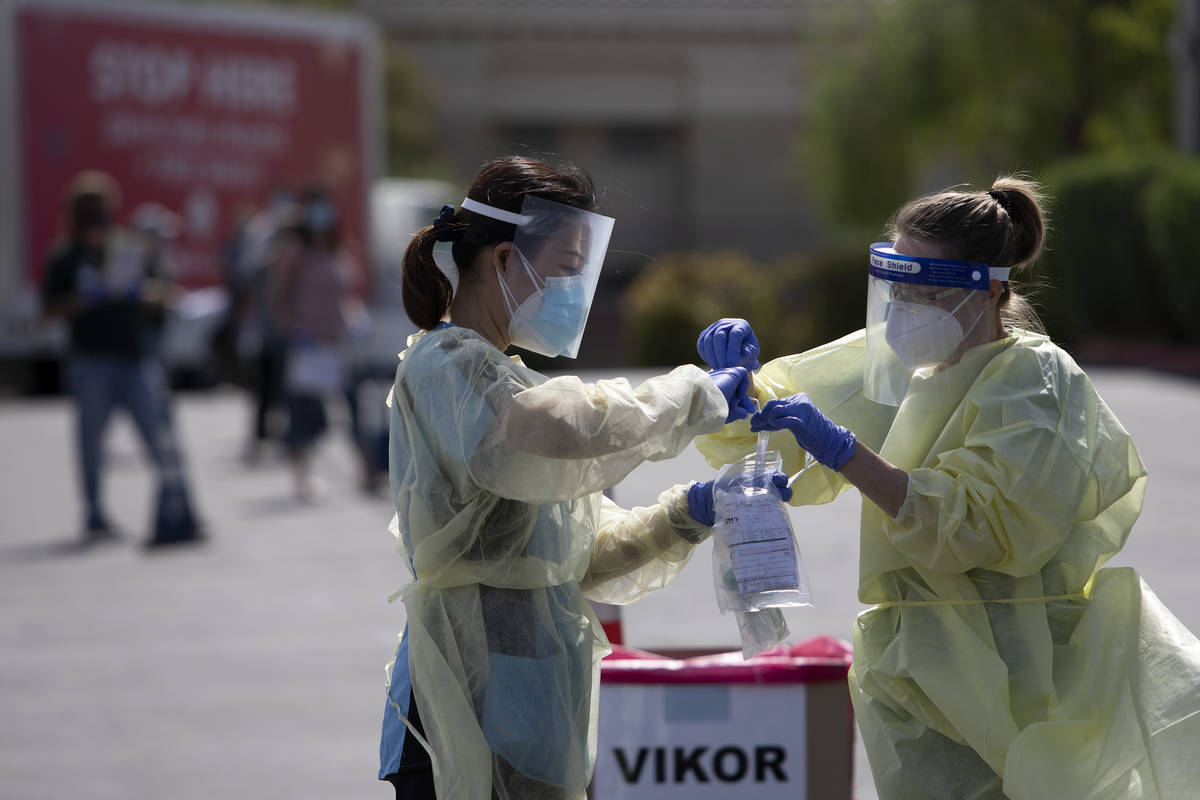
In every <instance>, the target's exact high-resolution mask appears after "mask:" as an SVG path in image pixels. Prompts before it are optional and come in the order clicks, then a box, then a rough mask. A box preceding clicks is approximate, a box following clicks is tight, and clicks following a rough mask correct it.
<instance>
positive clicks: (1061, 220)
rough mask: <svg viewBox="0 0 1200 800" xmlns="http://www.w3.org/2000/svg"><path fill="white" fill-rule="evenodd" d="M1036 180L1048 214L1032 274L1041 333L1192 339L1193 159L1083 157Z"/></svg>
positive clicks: (1076, 340)
mask: <svg viewBox="0 0 1200 800" xmlns="http://www.w3.org/2000/svg"><path fill="white" fill-rule="evenodd" d="M1045 177H1046V186H1047V189H1048V190H1049V191H1050V193H1051V194H1052V195H1053V196H1054V198H1055V202H1054V208H1055V209H1056V210H1057V211H1056V213H1055V216H1054V219H1053V231H1052V235H1051V239H1050V241H1051V247H1050V249H1049V251H1048V252H1047V253H1046V254H1045V255H1044V256H1043V258H1042V263H1041V265H1040V266H1039V268H1038V270H1037V272H1038V273H1039V274H1041V275H1043V276H1045V278H1043V281H1044V282H1045V283H1046V284H1047V286H1046V289H1048V291H1046V292H1045V299H1044V300H1043V302H1042V303H1041V306H1042V318H1043V320H1044V322H1045V323H1046V327H1047V330H1048V331H1049V333H1050V334H1051V336H1053V337H1054V338H1055V339H1056V340H1057V341H1060V342H1063V343H1064V344H1067V345H1081V344H1085V343H1086V342H1088V341H1089V340H1096V339H1138V340H1143V341H1148V340H1153V341H1161V342H1171V343H1177V344H1196V343H1200V315H1198V314H1197V313H1196V302H1197V300H1198V299H1200V268H1198V261H1200V259H1198V258H1197V256H1196V253H1198V252H1200V225H1198V224H1197V220H1200V159H1195V158H1187V157H1183V156H1178V155H1172V154H1165V153H1159V154H1150V155H1138V154H1116V155H1113V154H1100V155H1087V156H1080V157H1077V158H1072V159H1066V160H1064V161H1061V162H1059V163H1058V164H1056V165H1055V166H1054V167H1053V168H1052V169H1049V170H1047V171H1046V176H1045Z"/></svg>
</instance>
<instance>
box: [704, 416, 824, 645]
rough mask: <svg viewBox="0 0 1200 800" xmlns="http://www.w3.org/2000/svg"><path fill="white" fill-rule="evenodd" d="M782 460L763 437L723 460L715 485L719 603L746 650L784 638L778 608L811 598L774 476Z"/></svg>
mask: <svg viewBox="0 0 1200 800" xmlns="http://www.w3.org/2000/svg"><path fill="white" fill-rule="evenodd" d="M764 439H765V437H764ZM781 463H782V460H781V458H780V456H779V453H778V452H776V451H770V452H767V451H766V448H765V442H764V446H760V448H759V451H758V452H757V453H756V454H755V455H754V456H749V457H747V458H745V459H743V460H741V461H739V462H735V463H733V464H727V465H726V466H725V467H723V468H722V469H721V471H720V472H719V473H718V474H717V479H716V481H715V483H714V485H713V504H714V510H715V512H716V525H715V526H714V531H713V569H714V578H715V585H716V592H717V605H718V606H719V607H720V609H721V611H722V612H727V611H732V612H734V613H735V615H737V618H738V630H739V633H740V634H741V639H742V652H743V654H744V655H745V656H746V657H749V656H751V655H754V654H755V653H757V652H761V651H762V650H764V649H766V648H767V647H770V646H771V645H774V644H777V643H778V642H781V641H783V640H784V639H785V638H787V635H788V629H787V624H786V623H785V622H784V620H783V615H782V613H781V612H779V610H778V609H780V608H787V607H795V606H807V605H812V594H811V592H810V590H809V586H808V577H807V575H806V574H805V572H804V564H803V562H802V561H801V559H800V551H799V549H798V548H797V546H796V537H795V533H794V531H793V530H792V523H791V519H790V517H789V516H788V512H787V506H786V505H785V504H784V503H783V501H782V500H781V499H780V496H779V492H778V490H776V489H775V487H774V485H773V484H772V481H771V478H772V476H773V475H774V474H775V473H776V472H777V471H778V470H779V468H780V466H781Z"/></svg>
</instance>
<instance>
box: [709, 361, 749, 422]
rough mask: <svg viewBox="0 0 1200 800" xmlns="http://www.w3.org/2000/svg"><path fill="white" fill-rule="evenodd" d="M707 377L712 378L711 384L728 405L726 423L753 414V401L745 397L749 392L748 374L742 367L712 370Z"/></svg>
mask: <svg viewBox="0 0 1200 800" xmlns="http://www.w3.org/2000/svg"><path fill="white" fill-rule="evenodd" d="M708 377H710V378H712V380H713V383H715V384H716V385H717V388H718V389H720V390H721V394H723V395H725V400H726V402H728V403H729V416H727V417H725V421H726V422H733V421H734V420H735V419H745V418H746V417H748V416H750V415H751V414H753V413H754V401H753V400H751V399H750V397H749V396H748V395H747V392H749V391H750V373H749V372H747V371H746V370H745V368H744V367H726V368H725V369H714V370H712V371H710V372H709V373H708Z"/></svg>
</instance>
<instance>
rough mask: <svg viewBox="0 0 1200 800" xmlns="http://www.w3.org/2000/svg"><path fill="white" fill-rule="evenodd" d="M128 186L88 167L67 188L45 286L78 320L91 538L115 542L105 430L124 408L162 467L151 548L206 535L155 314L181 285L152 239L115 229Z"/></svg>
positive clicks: (71, 349)
mask: <svg viewBox="0 0 1200 800" xmlns="http://www.w3.org/2000/svg"><path fill="white" fill-rule="evenodd" d="M119 196H120V191H119V187H118V186H117V184H116V182H115V181H114V180H113V179H112V178H111V177H110V176H109V175H107V174H105V173H102V172H98V171H87V172H84V173H81V174H80V175H79V176H77V177H76V178H75V179H74V180H73V181H72V184H71V185H70V186H69V187H68V192H67V235H66V237H65V238H64V239H63V241H61V242H60V243H59V244H58V245H56V247H55V249H54V250H53V252H52V253H51V254H50V256H49V259H48V264H47V267H46V271H45V277H44V284H43V293H42V300H43V311H44V314H45V316H46V317H47V318H55V317H58V318H64V319H66V321H67V323H68V326H69V329H70V330H69V333H70V336H69V344H68V352H67V356H66V367H67V384H68V387H69V389H70V391H71V393H72V394H73V395H74V398H75V404H76V412H77V417H76V424H77V430H76V433H77V437H78V438H77V446H78V456H79V467H80V476H81V479H82V483H83V499H84V503H85V512H86V517H85V520H84V531H85V541H86V542H88V543H94V542H99V541H103V540H106V539H112V538H115V536H116V535H117V531H116V528H115V527H114V526H113V523H112V521H111V519H110V518H109V516H108V514H107V513H106V511H105V508H104V504H103V502H102V496H101V485H100V483H101V468H102V466H103V443H104V432H105V430H106V428H107V425H108V420H109V418H110V417H111V415H112V411H113V409H114V408H116V407H118V406H120V407H122V408H124V409H125V410H126V411H127V412H128V413H129V415H130V417H131V418H132V420H133V423H134V428H135V430H136V431H137V432H138V434H139V435H140V436H141V439H142V442H143V443H144V445H145V447H146V452H147V454H148V455H149V457H150V460H151V461H152V462H153V464H154V466H155V467H156V470H157V473H158V499H157V510H156V512H155V518H154V521H153V525H152V533H151V535H150V538H149V540H148V542H147V544H149V545H152V546H157V545H164V544H176V543H181V542H194V541H198V540H199V539H200V538H202V532H201V530H200V526H199V524H198V523H197V522H196V520H195V518H194V516H193V513H192V509H191V503H190V500H189V497H188V492H187V489H186V482H185V479H184V475H183V460H182V457H181V454H180V453H179V450H178V447H177V443H176V439H175V436H174V433H173V431H172V429H171V424H170V418H169V414H168V411H167V403H168V394H169V389H168V386H167V381H166V377H165V374H164V371H163V367H162V364H161V363H160V362H159V360H158V358H157V355H156V353H155V348H154V338H155V335H156V334H155V330H154V325H155V320H156V319H159V318H161V315H162V314H164V313H165V309H166V308H167V306H168V305H169V302H170V298H171V293H172V286H171V284H170V283H169V281H166V280H165V279H164V278H163V277H162V275H161V272H160V269H159V264H158V262H157V261H156V260H155V259H154V258H153V257H152V256H153V253H152V251H151V249H150V248H149V247H147V243H146V240H145V237H144V236H142V235H139V234H137V233H135V232H133V231H129V230H123V229H121V228H118V227H117V226H116V225H114V221H113V215H114V213H115V211H116V209H117V207H118V204H119Z"/></svg>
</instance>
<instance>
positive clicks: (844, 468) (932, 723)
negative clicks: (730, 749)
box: [697, 177, 1200, 800]
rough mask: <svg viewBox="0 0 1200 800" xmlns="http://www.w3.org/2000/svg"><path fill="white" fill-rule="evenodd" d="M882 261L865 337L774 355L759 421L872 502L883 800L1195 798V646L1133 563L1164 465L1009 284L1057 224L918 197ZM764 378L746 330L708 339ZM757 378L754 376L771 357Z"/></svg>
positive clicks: (824, 498) (1025, 185) (862, 625)
mask: <svg viewBox="0 0 1200 800" xmlns="http://www.w3.org/2000/svg"><path fill="white" fill-rule="evenodd" d="M890 234H891V235H890V241H888V242H880V243H877V244H874V245H872V246H871V247H870V253H869V267H868V274H869V288H868V300H867V325H866V328H865V330H861V331H858V332H856V333H852V334H850V335H848V336H846V337H844V338H842V339H840V340H838V341H835V342H832V343H830V344H827V345H824V346H821V347H817V348H815V349H813V350H810V351H808V352H806V353H802V354H799V355H792V356H784V357H783V358H778V359H775V360H774V361H771V362H769V363H767V364H765V365H764V366H763V367H762V368H761V371H760V372H758V373H757V374H756V375H755V376H754V390H755V391H756V392H757V396H758V398H759V400H760V401H762V402H763V404H764V405H763V408H762V411H761V412H760V413H758V414H755V415H754V416H753V417H752V418H751V419H750V421H749V424H748V425H747V424H736V425H730V426H728V427H727V428H726V429H725V431H724V432H723V433H722V434H720V435H717V436H712V437H702V438H701V439H698V440H697V447H698V449H699V450H700V451H701V452H702V453H703V454H704V455H705V456H706V457H707V458H708V459H709V461H710V462H711V463H713V464H721V463H727V462H730V461H733V460H735V459H737V458H740V457H741V456H743V455H744V454H746V453H747V452H750V451H753V449H754V446H755V432H757V431H761V430H770V431H779V433H777V434H774V435H773V436H772V437H771V447H772V448H775V449H779V450H781V451H782V454H783V459H784V469H785V470H786V471H787V472H789V473H796V472H798V471H799V470H800V469H801V467H802V465H803V464H804V462H805V459H806V454H807V455H808V456H811V457H812V458H813V459H815V461H816V463H817V464H819V465H820V468H816V469H811V470H807V471H805V473H804V474H803V475H800V476H799V477H798V478H797V479H796V480H795V482H794V484H793V488H794V496H793V498H792V501H791V502H792V503H793V504H797V505H799V504H810V503H824V502H828V501H830V500H832V499H833V498H834V497H835V496H837V495H838V494H840V493H841V492H842V491H844V490H845V489H848V488H850V487H852V486H853V487H855V488H857V489H859V491H860V492H862V494H863V496H864V498H865V499H866V501H867V502H864V503H863V508H862V522H861V533H860V553H859V588H858V592H859V600H860V601H861V602H863V603H864V604H867V605H870V606H873V607H872V608H870V609H868V610H867V611H865V612H863V613H862V614H861V615H860V616H859V617H858V620H857V624H856V625H855V628H854V665H853V667H852V670H851V674H850V687H851V697H852V700H853V703H854V709H855V714H856V717H857V719H858V724H859V729H860V730H861V732H862V735H863V740H864V743H865V745H866V749H867V755H868V757H869V760H870V763H871V770H872V773H873V774H874V777H875V783H876V786H877V787H878V790H879V796H880V798H881V799H882V800H914V799H915V798H921V800H962V799H963V798H972V799H975V800H983V799H984V798H995V799H997V800H999V799H1000V798H1012V800H1034V799H1035V798H1036V799H1039V800H1059V799H1060V798H1066V797H1071V798H1102V797H1103V798H1122V800H1125V799H1128V800H1135V799H1144V800H1151V799H1158V798H1163V799H1165V798H1171V799H1172V800H1175V799H1178V800H1182V799H1183V798H1190V797H1194V796H1195V792H1196V786H1197V785H1200V761H1198V760H1197V759H1196V753H1197V752H1200V642H1198V641H1197V639H1196V637H1195V636H1194V635H1193V634H1192V633H1191V632H1189V631H1188V630H1187V629H1185V628H1184V627H1183V626H1182V625H1181V623H1179V621H1178V620H1177V619H1176V618H1175V617H1174V616H1173V615H1172V614H1171V613H1170V611H1169V610H1168V609H1166V608H1165V607H1164V606H1163V605H1162V603H1161V602H1160V601H1159V600H1158V599H1157V598H1156V597H1155V595H1154V594H1153V592H1152V591H1151V590H1150V589H1149V587H1148V586H1147V585H1146V584H1145V583H1144V582H1143V581H1141V580H1140V578H1139V577H1138V575H1137V573H1136V572H1135V571H1134V570H1132V569H1130V568H1114V569H1100V566H1101V565H1102V564H1103V563H1104V562H1105V561H1107V560H1108V559H1109V558H1111V557H1112V556H1113V555H1114V554H1115V553H1117V552H1118V551H1119V550H1120V549H1121V547H1122V546H1123V545H1124V543H1125V540H1126V537H1128V535H1129V533H1130V530H1131V528H1132V526H1133V523H1134V521H1135V520H1136V519H1137V517H1138V514H1139V513H1140V511H1141V507H1142V497H1143V493H1144V491H1145V486H1146V478H1147V473H1146V469H1145V467H1144V466H1143V464H1142V462H1141V460H1140V458H1139V457H1138V454H1137V450H1136V449H1135V447H1134V444H1133V442H1132V440H1131V439H1130V437H1129V434H1128V433H1127V432H1126V431H1125V429H1124V428H1123V427H1122V426H1121V423H1120V422H1119V421H1118V420H1117V418H1116V417H1115V416H1114V415H1113V413H1112V411H1111V410H1110V409H1109V408H1108V407H1107V406H1106V405H1105V404H1104V401H1103V400H1102V399H1101V398H1100V396H1099V395H1098V394H1097V393H1096V390H1095V388H1094V387H1093V386H1092V384H1091V382H1090V381H1089V380H1088V377H1087V375H1085V374H1084V373H1083V371H1082V370H1081V369H1080V368H1079V367H1078V365H1076V364H1075V362H1074V361H1073V360H1072V359H1071V357H1070V356H1069V355H1067V354H1066V353H1065V352H1064V351H1063V350H1061V349H1060V348H1058V347H1057V346H1055V345H1054V343H1053V342H1051V341H1050V340H1049V339H1048V338H1047V337H1046V336H1045V335H1044V334H1043V333H1041V332H1040V330H1039V326H1037V320H1036V317H1035V316H1034V315H1033V314H1032V311H1031V310H1030V309H1029V307H1028V305H1027V304H1026V303H1025V302H1024V301H1023V299H1022V298H1021V297H1020V295H1019V294H1018V293H1017V291H1016V290H1015V289H1014V287H1013V285H1012V283H1011V282H1010V277H1011V274H1012V273H1016V272H1018V271H1024V270H1027V269H1028V268H1029V267H1030V265H1031V264H1032V263H1033V261H1034V260H1035V259H1036V258H1037V256H1038V253H1039V251H1040V250H1041V247H1042V240H1043V236H1044V221H1043V213H1042V209H1041V205H1040V196H1039V194H1038V188H1037V186H1036V184H1034V183H1032V182H1029V181H1025V180H1020V179H1016V178H1011V177H1006V178H1000V179H998V180H996V181H995V183H993V185H992V187H991V188H990V189H989V190H988V191H967V190H953V191H944V192H939V193H936V194H933V195H930V196H927V197H922V198H919V199H917V200H914V201H912V202H910V203H909V204H908V205H906V206H905V207H904V208H903V209H901V210H900V211H899V212H898V214H897V216H896V217H895V219H894V221H893V223H892V225H891V230H890ZM698 347H699V350H700V353H701V355H702V356H703V357H704V359H705V360H706V361H707V362H708V363H709V364H711V365H712V366H714V367H725V366H731V365H734V364H743V365H746V361H747V359H749V358H751V357H752V356H753V357H756V356H757V340H756V338H755V336H754V333H753V331H752V330H751V328H750V326H749V324H748V323H747V322H746V321H745V320H736V319H725V320H720V321H718V322H717V323H714V324H713V325H712V326H710V327H709V328H708V329H706V330H705V331H704V332H703V333H702V334H701V336H700V339H699V342H698ZM751 366H754V365H751Z"/></svg>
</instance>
